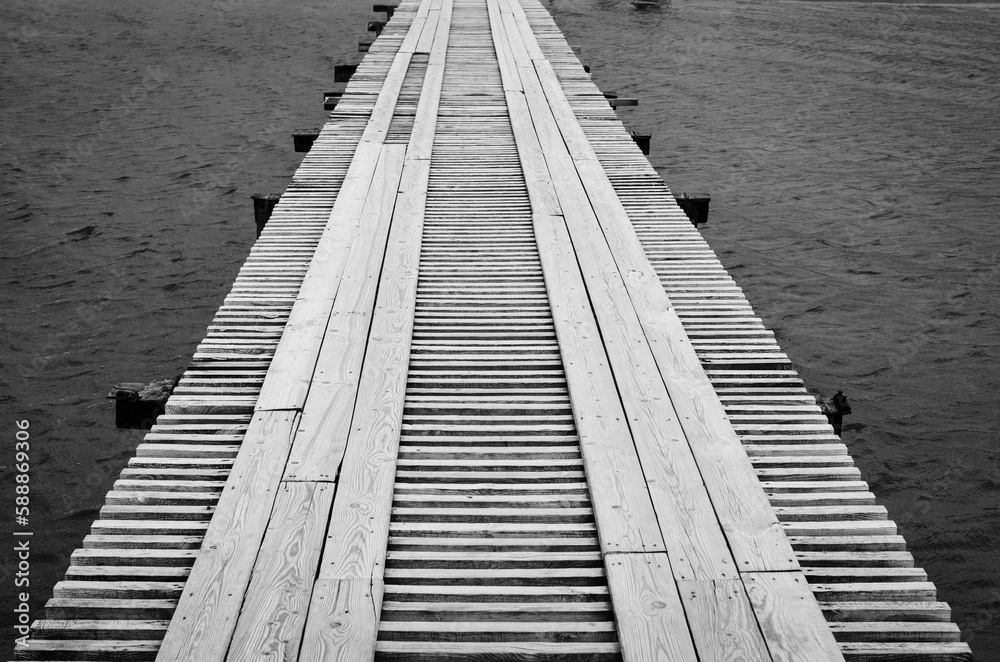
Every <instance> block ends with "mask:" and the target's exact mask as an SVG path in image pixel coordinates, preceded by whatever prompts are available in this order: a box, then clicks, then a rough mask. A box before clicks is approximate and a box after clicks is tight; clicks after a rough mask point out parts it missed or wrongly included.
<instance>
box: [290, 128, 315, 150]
mask: <svg viewBox="0 0 1000 662" xmlns="http://www.w3.org/2000/svg"><path fill="white" fill-rule="evenodd" d="M317 138H319V131H317V130H316V129H306V130H304V131H296V132H295V133H293V134H292V142H293V143H294V144H295V151H296V152H308V151H309V150H310V149H312V146H313V143H314V142H316V139H317Z"/></svg>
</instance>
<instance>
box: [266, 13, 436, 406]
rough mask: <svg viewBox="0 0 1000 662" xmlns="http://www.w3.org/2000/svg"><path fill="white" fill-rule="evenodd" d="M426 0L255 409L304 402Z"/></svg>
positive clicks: (422, 20)
mask: <svg viewBox="0 0 1000 662" xmlns="http://www.w3.org/2000/svg"><path fill="white" fill-rule="evenodd" d="M428 11H429V3H422V4H421V6H420V8H419V9H418V12H417V17H416V19H415V20H414V21H413V23H412V24H411V25H410V28H409V30H408V32H407V35H406V37H405V38H404V41H403V44H402V46H401V48H400V50H399V51H398V52H397V53H396V54H395V56H394V57H393V62H392V65H391V66H390V68H389V71H388V73H387V74H386V77H385V80H384V81H383V82H382V84H381V86H380V87H379V92H378V96H377V98H376V101H375V105H374V108H373V110H372V114H371V120H370V121H369V122H368V124H367V125H366V126H365V129H364V132H363V133H362V136H361V141H360V143H359V144H358V147H357V150H356V151H355V154H354V158H353V160H352V161H351V164H350V166H349V167H348V171H347V175H346V177H345V179H344V182H343V184H342V185H341V187H340V192H339V193H338V195H337V199H336V201H335V202H334V207H333V210H332V211H331V212H330V216H329V218H328V221H327V226H326V228H325V229H324V230H323V234H322V236H321V237H320V240H319V244H318V245H317V247H316V251H315V254H314V256H313V259H312V261H311V262H310V263H309V268H308V271H307V272H306V275H305V277H304V279H303V281H302V286H301V288H300V289H299V293H298V295H297V297H296V300H295V305H294V306H293V307H292V311H291V313H290V316H289V320H288V323H287V325H286V326H285V330H284V333H283V334H282V336H281V339H280V340H279V341H278V346H277V348H276V349H275V353H274V357H273V359H272V360H271V364H270V366H269V367H268V371H267V376H266V378H265V380H264V384H263V385H262V387H261V391H260V395H259V396H258V398H257V402H256V405H255V409H257V410H268V409H299V410H301V409H302V407H303V406H304V404H305V400H306V395H307V393H308V391H309V387H310V384H311V382H312V376H313V371H314V369H315V366H316V361H317V359H318V356H319V352H320V348H321V346H322V344H323V337H324V335H325V333H326V329H327V325H328V322H329V319H330V314H331V312H332V308H333V304H334V300H335V299H336V295H337V291H338V288H339V286H340V280H341V277H342V275H343V273H344V269H345V265H346V262H347V259H348V256H349V255H350V250H351V246H352V245H353V243H354V241H355V236H356V235H357V233H358V231H359V228H360V227H361V226H360V223H359V220H358V219H359V217H360V215H361V212H362V210H363V208H364V205H365V203H366V201H367V199H368V194H369V191H370V189H371V187H372V182H373V178H374V175H375V170H376V167H377V165H378V163H379V160H380V158H381V153H382V143H383V142H384V140H385V136H386V133H387V132H388V129H389V124H390V122H391V121H392V115H393V112H394V111H395V108H396V102H397V101H398V99H399V93H400V90H401V88H402V84H403V79H404V77H405V76H406V71H407V69H408V68H409V64H410V57H411V56H412V53H413V48H414V46H415V45H416V43H417V40H418V39H419V37H420V34H421V32H422V30H423V28H424V25H425V22H426V19H427V13H428Z"/></svg>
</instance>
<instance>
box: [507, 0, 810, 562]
mask: <svg viewBox="0 0 1000 662" xmlns="http://www.w3.org/2000/svg"><path fill="white" fill-rule="evenodd" d="M512 5H515V6H514V8H513V9H514V16H515V17H517V16H519V14H518V12H519V6H518V5H517V3H512ZM519 26H520V27H521V33H520V34H521V35H523V36H525V37H526V38H528V35H531V31H530V27H529V26H527V23H526V19H523V18H522V19H520V20H519ZM530 39H533V36H531V37H530ZM529 71H534V72H535V73H536V74H537V76H538V82H539V84H540V85H541V87H542V89H543V90H544V97H545V101H546V104H545V105H544V106H543V105H542V104H534V105H533V104H532V103H531V97H532V96H535V95H536V94H537V93H536V92H535V91H534V89H533V86H534V80H533V79H531V77H529V76H528V75H527V73H526V72H529ZM521 72H522V73H521V77H522V84H523V85H524V86H525V90H526V94H528V97H529V107H531V108H532V117H533V119H535V120H536V122H537V121H539V120H542V121H544V120H546V119H547V118H546V117H545V115H546V113H545V109H546V108H554V109H558V108H560V107H561V108H562V109H563V111H555V112H556V116H557V117H560V116H561V117H562V121H558V122H557V125H558V129H559V131H560V135H561V136H562V140H560V141H559V142H558V143H557V144H556V143H554V146H555V145H558V146H561V149H553V150H549V149H547V148H546V151H545V154H546V158H547V159H550V158H551V159H554V160H555V161H556V165H554V166H552V167H550V172H552V173H553V176H554V179H555V180H556V181H557V182H558V181H559V179H558V177H559V176H560V175H561V174H563V173H565V172H566V171H567V169H568V168H569V167H570V165H571V164H570V163H569V162H568V161H567V160H566V158H565V155H566V154H567V152H566V147H565V145H567V144H571V143H573V144H579V143H580V142H581V139H582V140H583V141H584V142H586V138H585V136H583V134H582V129H581V128H580V126H579V123H577V122H575V121H572V122H571V121H568V120H569V117H571V116H572V110H571V109H570V108H569V104H568V101H567V100H566V97H565V93H564V92H563V90H562V88H561V86H560V85H559V83H558V80H557V79H556V78H555V74H554V72H552V70H551V67H549V66H548V65H547V63H544V62H541V63H539V62H536V63H534V64H533V65H532V67H531V69H530V70H529V69H528V68H527V67H522V68H521ZM529 81H530V82H529ZM529 88H531V90H530V91H529ZM536 110H537V111H538V114H536ZM550 112H551V111H550ZM563 140H565V142H563ZM543 147H545V146H544V145H543ZM587 149H588V150H589V154H581V155H580V156H579V157H577V158H574V159H572V165H575V166H576V170H577V172H578V173H579V181H580V183H581V184H582V188H580V187H577V186H575V185H574V184H575V182H573V181H572V178H567V181H568V182H569V183H570V185H571V188H568V189H567V191H566V193H565V194H564V195H561V196H560V201H561V202H563V204H564V206H566V205H567V204H570V203H572V201H579V200H582V199H588V200H589V201H590V205H592V207H593V213H594V214H596V217H597V221H598V223H599V225H597V224H596V223H594V222H593V221H592V220H591V214H581V215H580V216H577V215H576V214H572V213H569V212H568V210H567V214H566V220H567V224H568V225H569V227H570V231H571V234H572V237H573V241H574V242H575V243H576V244H577V245H578V246H581V245H583V243H584V241H585V240H589V241H591V242H593V243H595V244H598V247H599V249H600V250H601V251H602V252H603V251H605V250H607V249H610V252H611V255H612V257H613V260H614V262H615V263H616V264H617V271H618V272H619V274H618V277H619V278H621V279H622V280H623V281H624V283H625V287H626V289H627V290H628V293H629V296H630V300H631V303H632V305H633V306H634V308H635V311H636V314H637V315H638V318H639V321H640V323H641V325H642V328H643V331H644V332H645V334H646V337H647V339H648V341H649V345H650V347H651V349H652V351H653V354H654V357H655V359H656V363H657V367H658V368H659V372H660V375H661V377H662V378H663V381H664V384H665V385H666V387H667V390H668V392H669V394H670V398H671V400H672V402H673V404H674V407H675V409H676V410H677V414H678V416H679V419H680V422H681V425H682V426H683V429H684V431H685V434H686V436H687V440H688V442H689V444H690V446H691V449H692V452H693V453H694V457H695V460H696V461H697V464H698V467H699V469H700V471H701V475H702V478H703V479H704V481H705V484H706V485H707V487H708V491H709V494H710V495H711V498H712V503H713V504H714V505H715V509H716V513H717V515H718V517H719V519H720V521H721V523H722V527H723V529H724V531H725V533H726V537H727V540H728V541H729V545H730V547H731V549H732V552H733V556H734V557H735V559H736V561H737V563H738V565H739V568H740V570H741V571H742V570H793V569H797V567H798V564H797V562H796V561H795V558H794V555H793V554H792V551H791V547H790V546H789V544H788V541H787V539H786V538H785V536H784V535H783V534H782V532H781V530H780V528H779V527H778V526H777V525H776V524H777V519H776V518H775V516H774V514H773V512H772V511H771V508H770V506H769V504H768V503H767V499H766V498H765V496H764V494H763V492H762V491H761V489H760V487H759V483H758V481H757V479H756V476H755V475H754V473H753V471H752V467H751V465H750V462H749V460H748V459H747V457H746V454H745V452H744V451H743V448H742V445H741V443H740V441H739V438H738V437H737V436H736V433H735V432H734V431H733V429H732V427H731V426H730V425H729V423H728V420H727V418H726V414H725V411H724V410H723V408H722V405H721V404H720V403H719V401H718V398H717V397H716V395H715V392H714V390H713V389H712V386H711V384H710V383H709V381H708V379H707V377H706V376H705V373H704V370H703V369H702V367H701V364H700V362H699V360H698V357H697V355H696V354H695V353H694V351H693V349H692V348H691V345H690V341H688V340H687V338H686V334H685V333H684V329H683V326H682V325H681V323H680V320H679V318H678V317H677V315H676V313H675V312H674V311H673V309H672V306H671V302H670V300H669V298H668V297H667V295H666V293H665V292H664V290H663V287H662V285H661V284H660V281H659V276H658V275H657V274H656V272H655V271H654V270H653V268H652V266H651V265H650V264H649V261H648V259H647V258H646V255H645V254H644V252H643V250H642V246H641V244H640V243H639V241H638V238H637V237H636V236H635V231H634V229H633V228H632V225H631V222H630V221H629V219H628V215H627V213H626V212H625V210H624V207H622V205H621V202H620V201H619V200H618V197H617V194H616V193H615V192H614V189H613V187H612V186H611V184H610V182H609V181H608V179H607V175H606V174H605V173H604V171H603V168H601V166H600V164H599V162H598V161H597V157H596V154H594V153H593V150H592V148H590V147H589V143H587ZM583 211H586V210H583ZM578 223H579V224H578ZM578 250H580V249H579V248H578ZM588 264H590V263H589V262H588V261H587V260H586V259H582V260H581V265H583V266H585V267H586V266H587V265H588Z"/></svg>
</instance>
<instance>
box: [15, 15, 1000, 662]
mask: <svg viewBox="0 0 1000 662" xmlns="http://www.w3.org/2000/svg"><path fill="white" fill-rule="evenodd" d="M548 6H549V7H550V9H551V10H552V11H553V13H554V15H555V17H556V20H557V22H558V23H559V25H560V26H561V27H562V28H563V29H564V30H565V31H566V33H567V36H568V37H569V38H570V41H571V42H572V43H578V44H580V45H582V46H584V54H583V59H584V60H585V61H586V62H588V63H589V64H590V65H591V67H592V70H593V74H594V77H595V80H596V81H597V82H598V84H599V85H600V86H601V87H602V88H603V89H605V90H614V91H617V92H618V93H619V94H620V95H622V96H635V97H638V98H639V99H640V100H641V105H640V106H639V108H637V109H623V110H622V111H621V114H622V116H623V118H624V120H625V122H626V124H627V125H629V126H630V128H633V129H636V130H640V131H645V132H649V133H651V134H653V154H652V155H651V159H652V160H653V163H654V165H655V166H656V167H657V168H658V169H659V171H660V172H661V173H662V174H663V176H664V178H665V179H666V180H667V182H668V183H669V184H670V185H671V186H672V188H673V189H674V190H676V191H688V192H690V193H694V192H698V191H702V190H704V191H707V192H709V193H711V194H712V209H711V217H710V218H711V220H710V224H709V225H708V226H707V227H706V228H705V229H704V234H705V236H706V237H707V238H708V239H709V241H710V243H711V244H712V245H713V247H715V248H716V250H717V251H718V253H719V255H720V257H721V258H722V260H723V262H724V263H725V264H726V266H727V267H728V268H729V269H730V271H731V273H732V274H733V275H734V276H735V277H737V278H738V280H739V282H740V284H741V285H742V286H743V288H744V289H745V290H746V292H747V294H748V296H749V297H750V300H751V301H752V302H753V304H754V306H755V308H756V310H757V312H758V313H759V314H760V315H761V316H762V317H763V318H764V320H765V321H766V323H767V324H768V325H769V326H770V327H771V328H773V329H774V330H775V331H776V333H777V334H778V337H779V340H780V342H781V344H782V346H783V347H784V348H785V349H786V351H787V352H788V354H789V355H790V356H791V358H792V360H793V361H795V362H796V364H797V365H798V366H799V368H800V372H801V374H802V376H803V378H804V379H805V380H806V382H807V384H808V385H809V386H811V387H815V388H818V389H821V390H824V391H826V392H830V391H832V390H835V389H837V388H843V389H844V390H845V392H846V393H847V394H848V395H849V396H850V398H851V400H852V403H853V405H854V412H855V413H854V416H853V417H852V418H849V419H847V420H848V423H849V425H848V426H847V428H846V431H845V441H846V442H847V443H848V444H849V445H850V446H851V449H852V451H853V453H854V455H855V458H856V459H857V461H858V463H859V465H860V466H861V468H862V471H863V472H864V475H865V477H866V479H868V480H869V481H870V482H871V483H872V486H873V489H874V491H875V492H876V493H877V494H878V495H879V496H880V498H881V499H882V501H883V503H885V504H886V505H887V506H888V507H889V510H890V514H891V516H892V517H893V518H894V519H895V520H896V521H897V522H898V523H899V524H900V527H901V530H902V532H903V533H904V535H906V537H907V539H908V540H909V542H910V545H911V548H912V550H913V552H914V554H915V556H916V557H917V560H918V563H919V564H920V565H922V566H923V567H925V568H926V569H927V570H928V572H929V574H930V576H931V579H932V580H933V581H935V582H936V583H937V585H938V588H939V594H940V598H941V599H943V600H947V601H948V602H950V603H951V604H952V607H953V609H954V618H955V620H956V621H957V622H958V623H959V624H960V625H961V626H962V628H963V631H964V633H965V636H966V638H967V639H968V640H970V641H971V643H972V646H973V649H974V650H975V651H976V653H977V659H979V660H987V661H997V660H1000V569H998V568H1000V551H998V541H1000V519H998V512H997V511H998V508H997V503H998V501H997V499H998V495H1000V450H998V449H997V448H996V446H995V439H996V436H997V430H998V429H1000V404H998V396H1000V384H998V382H1000V377H998V372H997V365H998V357H1000V347H998V342H1000V341H998V338H1000V334H998V325H1000V322H998V313H1000V297H998V289H1000V257H998V252H1000V226H998V225H997V223H996V220H997V219H996V216H997V214H998V210H1000V204H998V201H1000V113H998V110H997V109H998V108H1000V74H998V72H1000V39H998V38H997V35H1000V6H997V5H974V4H966V5H913V4H861V3H851V2H837V3H793V2H768V3H748V2H733V1H724V0H695V1H692V2H673V3H670V2H659V3H629V2H610V1H601V0H579V1H575V2H573V1H568V0H555V1H554V2H551V3H550V4H549V5H548ZM368 9H369V5H368V4H367V3H350V4H348V3H344V2H335V3H332V4H331V3H321V2H319V1H318V0H302V1H299V2H264V1H263V0H224V1H223V0H216V1H215V2H214V3H213V2H206V1H204V0H200V1H198V2H194V1H193V0H174V1H173V2H170V3H163V2H153V1H152V0H134V1H133V2H130V3H127V4H123V3H119V2H115V1H113V0H77V1H75V2H72V3H71V2H69V1H68V0H47V1H46V2H42V3H28V2H11V1H9V0H2V1H0V25H2V30H0V32H2V34H3V37H2V48H3V50H2V51H0V52H2V56H0V57H2V65H0V67H2V68H0V113H2V115H0V117H2V120H0V136H2V138H0V148H2V149H0V164H2V175H0V176H2V177H3V181H2V187H0V192H2V198H0V219H2V222H3V234H2V241H0V259H2V262H0V264H2V266H0V279H2V280H0V282H2V286H0V366H2V373H0V405H2V406H0V430H3V435H4V439H5V441H4V444H3V448H4V449H6V450H4V451H3V452H4V453H6V457H4V458H3V459H0V465H2V466H3V469H2V472H3V473H2V477H3V486H2V489H3V494H2V497H0V500H2V503H4V504H10V503H12V501H13V473H12V469H11V468H10V466H9V465H10V464H11V463H12V461H13V451H12V448H13V436H14V432H15V426H14V423H15V421H16V420H20V419H27V420H29V421H30V424H31V428H30V431H31V433H32V435H33V439H32V444H33V446H32V449H33V450H32V460H31V461H32V474H31V477H32V482H31V487H32V493H31V496H32V516H31V521H30V525H29V526H28V527H27V528H28V529H30V530H32V531H33V532H34V537H33V539H32V546H33V556H32V567H31V581H32V584H31V587H30V588H31V606H32V609H33V613H34V615H35V616H40V615H41V607H42V605H43V604H44V601H45V599H46V598H47V597H48V594H49V593H50V591H51V586H52V584H53V583H54V582H55V581H57V580H58V579H59V577H60V576H61V573H62V571H63V569H64V567H65V565H66V563H67V559H68V556H69V553H70V552H71V551H72V550H73V549H74V548H76V547H77V546H79V544H80V541H81V539H82V537H83V536H84V535H85V534H86V531H87V529H88V526H89V524H90V522H91V521H92V520H93V519H94V518H95V517H96V515H97V509H98V508H99V507H100V504H101V502H102V499H103V495H104V493H105V492H106V491H107V490H108V489H110V488H111V486H112V483H113V481H114V478H115V476H116V475H117V473H118V471H119V470H120V469H121V467H122V466H123V465H124V464H125V462H126V461H127V459H128V457H129V456H130V455H131V453H132V449H133V448H134V447H135V445H136V444H137V443H138V442H139V441H140V439H141V433H139V432H134V431H132V432H129V431H118V430H116V429H115V428H114V421H113V407H112V405H111V403H109V402H108V401H106V400H104V395H105V393H106V392H107V390H108V388H109V387H110V386H111V384H113V383H114V382H116V381H143V380H147V379H153V378H157V377H172V376H174V375H176V374H177V373H179V372H180V371H181V370H182V369H183V367H184V365H185V363H186V362H187V360H188V358H189V357H190V355H191V354H192V352H193V350H194V348H195V345H196V344H197V342H198V340H200V339H201V337H202V336H203V335H204V330H205V327H206V325H207V324H208V322H209V320H210V319H211V316H212V313H213V312H214V310H215V309H216V307H217V306H218V305H219V304H220V303H221V301H222V298H223V296H224V295H225V293H226V292H227V291H228V289H229V286H230V284H231V282H232V279H233V278H234V276H235V273H236V271H237V269H238V267H239V265H240V264H241V263H242V261H243V259H244V257H245V256H246V253H247V251H248V249H249V246H250V245H251V243H252V237H253V222H252V213H251V206H250V201H249V199H248V196H249V195H250V194H251V193H254V192H280V191H281V190H282V189H283V187H284V185H285V184H286V183H287V181H288V178H289V176H290V175H291V173H292V172H293V171H294V169H295V166H296V165H297V163H298V162H299V160H300V155H296V154H295V153H294V152H292V145H291V138H290V135H289V134H290V133H291V132H292V131H293V130H295V129H299V128H302V127H308V126H312V125H318V124H319V123H320V122H321V121H322V117H323V112H322V110H321V104H320V101H321V96H320V93H321V92H323V91H324V89H323V88H325V87H328V86H330V84H331V83H332V79H333V65H335V64H337V63H340V62H351V61H356V60H357V58H358V55H357V53H356V44H357V40H358V39H359V38H363V37H364V32H363V30H364V24H365V21H366V20H367V19H368V18H370V17H371V16H370V14H369V13H368ZM5 508H6V506H5ZM2 522H3V525H2V526H3V528H2V530H0V535H3V537H4V540H8V541H9V540H11V539H12V538H11V536H10V535H9V531H10V530H11V528H12V527H13V528H18V529H22V528H23V527H14V525H13V522H12V520H11V519H10V515H9V514H4V516H3V519H2ZM9 546H10V545H8V544H7V543H6V542H4V543H3V545H2V546H0V547H2V548H3V549H8V548H9ZM0 558H2V560H3V563H4V564H5V565H4V568H5V569H7V570H8V571H9V570H10V568H11V563H12V562H13V560H14V559H13V554H12V553H11V552H2V553H0ZM0 586H2V587H3V588H2V589H0V593H2V595H3V597H4V602H3V603H2V604H0V608H2V609H3V617H2V619H0V624H2V625H3V627H4V630H3V634H2V636H3V638H4V641H5V642H6V641H9V639H10V635H11V633H12V630H11V629H10V626H11V625H12V623H13V621H12V620H11V611H10V610H11V608H12V606H13V601H12V594H13V593H14V589H13V578H12V577H11V576H10V574H9V572H6V573H4V575H3V576H2V577H0Z"/></svg>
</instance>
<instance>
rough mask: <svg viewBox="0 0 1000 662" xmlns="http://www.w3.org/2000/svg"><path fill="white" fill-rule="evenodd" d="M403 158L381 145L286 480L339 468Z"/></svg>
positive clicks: (323, 475)
mask: <svg viewBox="0 0 1000 662" xmlns="http://www.w3.org/2000/svg"><path fill="white" fill-rule="evenodd" d="M405 152H406V147H405V146H404V145H386V146H385V147H384V148H383V156H382V158H380V159H379V163H378V166H377V167H376V170H375V176H374V178H373V180H372V187H371V189H370V190H369V192H368V199H367V200H366V202H365V206H364V209H363V210H362V212H361V216H360V219H359V222H360V224H361V229H360V231H359V233H358V237H357V241H356V243H355V245H354V247H353V248H352V249H351V252H350V255H349V256H348V259H347V262H346V264H345V269H344V276H343V278H342V282H341V285H340V289H339V291H338V293H337V299H336V301H335V302H334V304H333V309H332V311H331V315H330V323H329V326H328V327H327V330H326V335H325V337H324V339H323V345H322V347H321V348H320V352H319V357H318V359H317V361H316V370H315V373H314V375H313V379H312V384H311V385H310V387H309V394H308V396H307V397H306V401H305V406H304V408H303V410H302V419H301V422H300V424H299V430H298V433H297V434H296V436H295V444H294V445H293V446H292V452H291V455H290V456H289V460H288V468H287V470H286V472H285V477H284V479H285V480H304V481H332V480H333V479H334V478H335V477H336V475H337V471H338V469H339V468H340V462H341V459H342V458H343V454H344V448H345V446H346V444H347V436H348V431H349V429H350V425H351V418H352V414H353V411H354V405H355V400H356V398H357V390H358V383H359V381H360V378H361V365H362V362H363V360H364V356H365V348H366V347H367V345H368V338H369V332H370V330H371V317H372V311H373V308H374V304H375V296H376V292H377V289H378V278H379V274H380V272H381V271H382V263H383V260H384V256H385V248H386V242H387V238H388V234H389V227H390V224H391V220H392V213H393V208H394V206H395V203H396V193H397V191H398V190H399V186H400V178H401V176H402V171H403V157H404V154H405Z"/></svg>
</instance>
